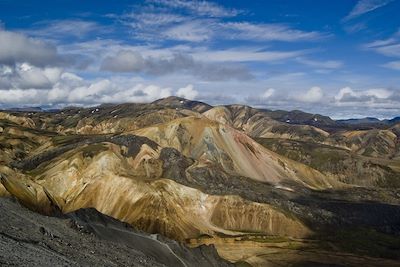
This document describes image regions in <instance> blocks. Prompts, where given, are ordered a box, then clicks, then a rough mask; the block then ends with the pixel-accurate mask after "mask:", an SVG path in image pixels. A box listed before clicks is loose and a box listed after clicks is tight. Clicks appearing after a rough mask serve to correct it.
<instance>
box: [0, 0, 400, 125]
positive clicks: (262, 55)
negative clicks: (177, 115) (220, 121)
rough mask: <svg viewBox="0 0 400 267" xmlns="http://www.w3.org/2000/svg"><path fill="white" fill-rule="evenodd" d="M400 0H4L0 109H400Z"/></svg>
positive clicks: (375, 112) (0, 3)
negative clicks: (181, 105)
mask: <svg viewBox="0 0 400 267" xmlns="http://www.w3.org/2000/svg"><path fill="white" fill-rule="evenodd" d="M399 11H400V1H399V0H354V1H353V0H337V1H329V0H320V1H311V0H307V1H306V0H299V1H283V0H280V1H278V0H275V1H272V0H271V1H241V0H239V1H238V0H237V1H214V2H211V1H182V0H165V1H162V0H144V1H72V0H69V1H67V0H65V1H55V0H53V1H40V2H39V1H26V0H25V1H18V0H0V107H3V108H7V107H15V106H43V107H62V106H66V105H84V106H87V105H96V104H100V103H105V102H107V103H109V102H112V103H119V102H149V101H153V100H155V99H158V98H161V97H166V96H169V95H179V96H183V97H186V98H189V99H196V100H202V101H206V102H208V103H211V104H228V103H242V104H248V105H252V106H256V107H263V108H270V109H287V110H292V109H302V110H305V111H309V112H314V113H322V114H326V115H330V116H332V117H334V118H348V117H364V116H375V117H379V118H387V117H393V116H397V115H400V114H399V113H400V112H399V111H400V16H399V15H398V13H399Z"/></svg>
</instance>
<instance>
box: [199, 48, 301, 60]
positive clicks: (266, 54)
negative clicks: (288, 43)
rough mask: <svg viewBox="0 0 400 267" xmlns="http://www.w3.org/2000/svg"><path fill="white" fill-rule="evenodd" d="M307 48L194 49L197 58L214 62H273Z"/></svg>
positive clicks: (292, 55)
mask: <svg viewBox="0 0 400 267" xmlns="http://www.w3.org/2000/svg"><path fill="white" fill-rule="evenodd" d="M307 52H308V51H305V50H296V51H275V50H271V51H266V50H264V49H261V48H257V47H243V48H235V49H223V50H222V49H221V50H217V51H196V50H195V51H193V57H194V58H195V59H204V58H207V59H208V60H209V61H213V62H256V61H264V62H272V61H280V60H285V59H290V58H295V57H298V56H300V55H303V54H305V53H307Z"/></svg>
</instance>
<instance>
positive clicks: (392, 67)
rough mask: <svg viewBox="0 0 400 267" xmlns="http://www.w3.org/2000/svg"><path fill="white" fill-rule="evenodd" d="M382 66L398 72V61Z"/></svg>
mask: <svg viewBox="0 0 400 267" xmlns="http://www.w3.org/2000/svg"><path fill="white" fill-rule="evenodd" d="M382 66H383V67H386V68H389V69H394V70H400V61H391V62H388V63H386V64H383V65H382Z"/></svg>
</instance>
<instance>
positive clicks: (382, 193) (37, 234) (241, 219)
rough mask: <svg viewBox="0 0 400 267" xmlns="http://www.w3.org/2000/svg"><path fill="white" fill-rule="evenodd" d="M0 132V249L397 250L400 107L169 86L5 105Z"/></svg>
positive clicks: (77, 259)
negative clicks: (78, 101) (125, 96)
mask: <svg viewBox="0 0 400 267" xmlns="http://www.w3.org/2000/svg"><path fill="white" fill-rule="evenodd" d="M0 133H1V135H0V162H1V164H0V176H1V184H0V196H2V197H3V199H1V201H0V204H1V205H0V208H1V210H2V214H5V215H4V216H3V215H2V219H0V229H1V233H0V237H1V239H0V241H1V242H0V251H7V253H9V254H10V255H12V257H10V258H7V257H1V256H0V263H2V264H3V263H4V264H10V265H12V264H15V263H16V262H18V261H21V260H29V257H33V258H35V259H34V260H35V262H38V264H40V263H41V261H40V260H41V259H40V257H39V256H38V255H40V254H43V253H44V254H46V255H47V256H48V257H50V258H51V259H52V261H53V262H54V265H65V264H67V265H93V264H95V265H104V266H111V265H116V266H119V265H130V264H129V262H131V264H133V263H132V262H134V265H135V266H158V265H160V266H162V265H163V264H164V265H166V266H180V265H181V266H230V265H237V266H360V265H364V266H398V264H399V261H400V120H399V118H398V117H397V118H394V119H392V120H378V119H374V118H365V119H353V120H333V119H331V118H329V117H327V116H322V115H318V114H310V113H306V112H302V111H297V110H296V111H280V110H279V111H273V110H266V109H257V108H252V107H249V106H244V105H223V106H211V105H208V104H206V103H203V102H199V101H191V100H187V99H183V98H179V97H168V98H164V99H160V100H157V101H155V102H152V103H125V104H103V105H100V106H96V107H89V108H83V107H67V108H64V109H60V110H52V111H51V112H49V111H43V110H40V109H28V110H24V109H21V110H7V111H6V110H5V111H1V112H0ZM13 200H17V201H18V203H16V202H14V201H13ZM20 205H22V206H20ZM26 208H28V209H29V210H30V211H29V210H26ZM32 211H33V212H32ZM16 218H18V219H16ZM24 220H26V221H27V222H26V223H24V222H21V221H24ZM32 221H35V222H40V223H33V222H32ZM24 228H26V229H24ZM28 228H29V229H28ZM36 228H37V229H36ZM42 228H43V229H42ZM16 229H21V230H20V231H17V230H16ZM82 229H83V230H82ZM53 232H54V233H56V232H57V234H49V233H53ZM125 232H126V234H125ZM22 233H23V234H22ZM128 233H129V234H128ZM55 235H56V236H59V239H60V240H62V241H63V242H64V243H65V244H67V243H69V244H72V245H71V246H73V249H71V248H69V247H68V246H67V245H65V244H64V243H62V242H58V241H57V240H56V241H57V242H55V241H54V240H55V239H57V238H54V236H55ZM77 238H81V239H82V240H84V242H78V241H77V240H78V239H77ZM66 240H68V242H67V241H66ZM90 242H92V243H94V244H96V247H98V248H99V250H97V251H95V252H93V253H94V254H95V255H97V253H100V252H101V251H102V249H104V246H107V244H108V245H110V244H112V246H115V250H120V251H121V252H117V251H109V252H107V253H109V254H105V255H106V256H104V257H102V258H98V259H97V261H96V260H94V259H93V260H92V261H91V259H84V257H81V256H80V255H83V253H90V252H88V250H87V249H86V247H84V246H87V245H88V244H90ZM16 244H23V250H21V253H20V254H18V253H17V252H15V251H10V250H12V249H11V248H10V246H16ZM81 246H82V247H83V248H82V249H81V248H80V247H81ZM127 248H129V249H127ZM74 250H79V251H81V252H80V253H81V254H77V255H76V256H74V257H69V256H68V255H69V254H70V253H74V252H73V251H74ZM22 251H26V253H25V254H24V255H22V254H23V253H22ZM129 251H133V252H132V254H135V255H136V254H137V255H140V257H139V256H138V257H136V258H134V259H133V258H132V259H131V258H129V257H130V256H129V255H127V254H129V253H130V252H129ZM100 254H101V253H100ZM119 254H123V255H122V256H120V255H119ZM55 255H56V256H55ZM60 255H62V256H60ZM47 256H46V257H47ZM141 257H142V258H141ZM100 259H101V260H100ZM141 261H142V262H141ZM152 264H153V265H152Z"/></svg>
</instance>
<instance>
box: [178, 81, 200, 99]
mask: <svg viewBox="0 0 400 267" xmlns="http://www.w3.org/2000/svg"><path fill="white" fill-rule="evenodd" d="M176 95H177V96H179V97H183V98H187V99H190V100H193V99H196V97H197V96H198V95H199V92H198V91H196V90H195V89H194V88H193V85H192V84H188V85H187V86H186V87H182V88H179V89H178V91H177V92H176Z"/></svg>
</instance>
